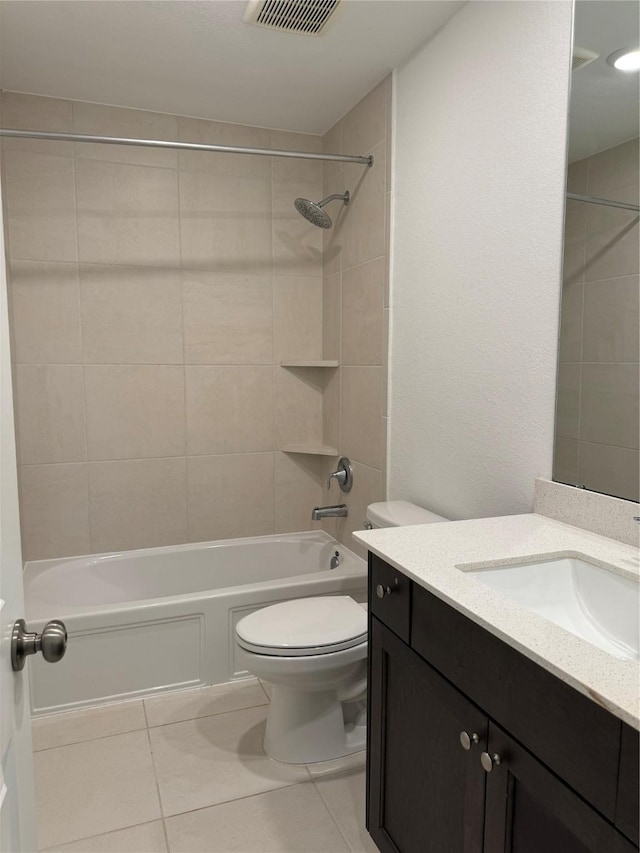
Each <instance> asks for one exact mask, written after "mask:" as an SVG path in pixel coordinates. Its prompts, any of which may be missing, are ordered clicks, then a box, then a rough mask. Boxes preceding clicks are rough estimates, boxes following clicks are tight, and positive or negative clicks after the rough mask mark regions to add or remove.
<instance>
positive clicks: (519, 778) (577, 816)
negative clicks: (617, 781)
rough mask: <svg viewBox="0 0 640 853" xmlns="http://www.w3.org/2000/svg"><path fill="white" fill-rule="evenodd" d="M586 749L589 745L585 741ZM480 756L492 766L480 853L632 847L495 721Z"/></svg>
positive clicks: (581, 852)
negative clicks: (483, 839)
mask: <svg viewBox="0 0 640 853" xmlns="http://www.w3.org/2000/svg"><path fill="white" fill-rule="evenodd" d="M585 749H587V750H588V749H589V744H588V743H585ZM495 756H498V757H499V763H497V760H495ZM482 758H483V757H479V759H478V760H482ZM489 759H491V762H490V761H489ZM484 760H485V762H486V766H487V767H491V764H492V765H493V766H492V767H491V769H490V770H489V771H488V772H487V803H486V815H485V836H484V837H485V846H484V853H633V851H635V850H637V848H636V847H634V846H633V845H632V844H631V843H630V842H629V841H628V840H627V839H626V838H624V836H622V835H621V834H620V833H619V832H617V831H616V829H615V828H614V827H613V825H612V824H610V823H609V822H608V821H607V820H606V819H605V818H604V817H602V815H601V814H600V813H599V812H596V811H595V810H594V809H592V808H591V807H590V806H589V805H587V803H585V801H584V800H583V799H581V798H580V797H579V796H578V795H577V794H576V793H575V792H574V791H572V790H571V789H570V788H569V787H567V786H566V785H565V784H564V783H563V782H562V781H560V779H559V778H558V777H557V776H555V775H554V774H553V773H551V771H550V770H548V769H547V768H546V767H545V766H544V765H542V764H541V763H540V762H539V761H537V760H536V759H535V758H534V757H533V756H532V755H531V753H529V752H527V750H525V749H524V747H522V746H520V744H519V743H517V742H516V741H514V740H513V739H512V738H510V737H509V736H508V735H507V734H506V733H505V732H503V731H502V729H500V728H499V727H498V726H496V725H495V724H494V723H490V725H489V748H488V750H487V755H486V756H484Z"/></svg>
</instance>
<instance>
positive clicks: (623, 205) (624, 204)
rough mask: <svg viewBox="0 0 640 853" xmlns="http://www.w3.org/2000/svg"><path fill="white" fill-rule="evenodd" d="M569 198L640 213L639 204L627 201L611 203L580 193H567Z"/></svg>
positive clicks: (605, 199) (607, 200)
mask: <svg viewBox="0 0 640 853" xmlns="http://www.w3.org/2000/svg"><path fill="white" fill-rule="evenodd" d="M567 198H571V199H573V200H574V201H586V202H587V203H588V204H604V205H605V207H621V208H622V209H623V210H633V211H635V213H640V207H638V205H637V204H627V202H626V201H610V200H609V199H607V198H596V196H593V195H579V194H578V193H567Z"/></svg>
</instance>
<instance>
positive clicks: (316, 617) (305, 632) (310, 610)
mask: <svg viewBox="0 0 640 853" xmlns="http://www.w3.org/2000/svg"><path fill="white" fill-rule="evenodd" d="M236 638H237V641H238V643H239V645H240V646H242V648H243V649H245V650H246V651H248V652H253V653H254V654H260V655H268V656H276V657H278V656H283V657H304V656H311V655H323V654H331V653H332V652H338V651H342V650H344V649H350V648H353V647H354V646H358V645H360V644H362V643H366V642H367V615H366V612H365V610H363V608H362V607H361V606H360V605H359V604H357V603H356V602H355V601H354V600H353V599H352V598H351V597H350V596H348V595H339V596H325V597H315V598H298V599H295V600H293V601H284V602H282V603H281V604H273V605H271V606H270V607H264V608H262V609H261V610H257V611H256V612H255V613H250V614H249V615H248V616H245V617H244V618H243V619H241V620H240V621H239V622H238V624H237V625H236Z"/></svg>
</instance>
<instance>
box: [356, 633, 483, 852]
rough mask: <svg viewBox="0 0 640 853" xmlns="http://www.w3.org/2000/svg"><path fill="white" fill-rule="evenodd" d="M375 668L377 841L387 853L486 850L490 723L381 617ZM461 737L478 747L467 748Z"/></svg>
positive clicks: (373, 811) (372, 733)
mask: <svg viewBox="0 0 640 853" xmlns="http://www.w3.org/2000/svg"><path fill="white" fill-rule="evenodd" d="M369 667H370V670H369V744H368V747H369V756H368V757H369V760H368V765H367V766H368V804H367V827H368V829H369V832H370V833H371V836H372V838H373V840H374V841H375V843H376V844H377V845H378V847H379V848H380V850H382V851H384V853H390V851H393V852H394V853H395V851H400V853H417V851H420V853H482V830H483V821H484V789H485V773H484V771H483V770H482V767H481V765H480V753H481V752H482V750H483V749H484V748H485V745H486V736H487V726H488V722H487V718H486V717H485V716H484V715H483V714H482V713H481V712H480V711H479V710H478V709H477V708H476V707H475V705H473V704H472V703H471V702H469V700H468V699H466V697H464V696H463V695H462V694H461V693H459V692H458V691H457V690H456V689H455V688H454V687H452V686H451V685H450V684H449V682H447V681H446V680H445V679H444V678H442V676H441V675H439V674H438V673H436V671H435V670H434V669H432V668H431V667H430V666H429V665H428V664H427V663H426V662H425V661H424V660H422V658H420V657H419V656H418V655H417V654H416V653H415V652H413V651H412V650H411V649H410V648H409V647H408V646H407V645H405V643H403V642H402V641H401V640H400V639H399V638H398V637H397V636H396V635H395V634H394V633H392V632H391V631H389V630H388V629H387V628H385V627H384V626H383V625H382V624H381V623H380V622H379V621H378V620H377V619H375V618H372V620H371V634H370V658H369ZM461 732H467V734H468V735H470V736H472V735H474V734H476V735H477V737H478V743H473V742H472V743H471V745H470V748H469V749H468V750H467V749H465V748H464V747H463V746H462V744H461V740H460V733H461ZM467 745H469V744H467Z"/></svg>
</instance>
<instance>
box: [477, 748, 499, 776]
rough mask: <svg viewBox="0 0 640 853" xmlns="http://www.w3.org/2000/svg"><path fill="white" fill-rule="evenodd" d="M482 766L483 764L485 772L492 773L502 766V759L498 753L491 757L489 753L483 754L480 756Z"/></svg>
mask: <svg viewBox="0 0 640 853" xmlns="http://www.w3.org/2000/svg"><path fill="white" fill-rule="evenodd" d="M480 764H482V769H483V770H486V771H487V773H491V771H492V770H493V768H494V767H495V766H496V765H498V764H502V758H501V757H500V756H499V755H498V753H497V752H494V753H493V755H489V753H488V752H483V753H482V755H481V756H480Z"/></svg>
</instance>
